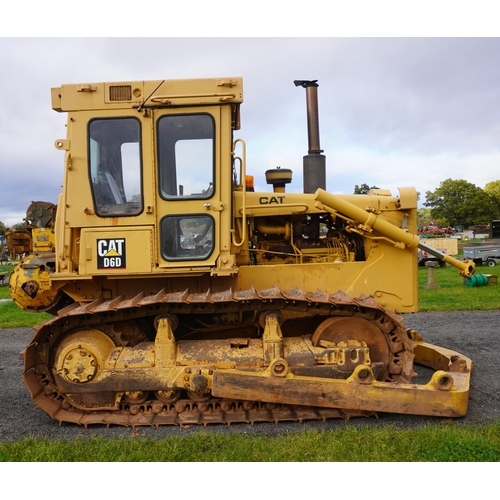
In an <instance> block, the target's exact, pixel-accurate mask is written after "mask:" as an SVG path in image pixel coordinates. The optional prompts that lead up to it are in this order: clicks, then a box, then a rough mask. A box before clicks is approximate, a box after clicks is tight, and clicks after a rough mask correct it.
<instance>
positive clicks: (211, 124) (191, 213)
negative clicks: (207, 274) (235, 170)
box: [154, 106, 222, 268]
mask: <svg viewBox="0 0 500 500" xmlns="http://www.w3.org/2000/svg"><path fill="white" fill-rule="evenodd" d="M154 117H155V119H154V136H155V147H156V163H157V169H156V170H157V183H158V184H157V197H158V198H157V200H158V201H157V227H158V232H159V234H158V265H159V266H160V267H166V268H169V267H173V268H192V267H198V268H199V267H208V266H210V267H212V266H214V265H215V264H216V261H217V258H218V256H219V253H220V209H218V208H217V207H220V206H222V204H221V203H220V201H221V199H220V198H221V194H220V193H221V186H220V182H221V178H220V172H219V168H217V166H218V165H220V154H221V152H220V139H219V137H220V108H219V107H218V106H211V107H196V108H189V109H188V108H185V109H181V108H176V109H169V110H155V112H154Z"/></svg>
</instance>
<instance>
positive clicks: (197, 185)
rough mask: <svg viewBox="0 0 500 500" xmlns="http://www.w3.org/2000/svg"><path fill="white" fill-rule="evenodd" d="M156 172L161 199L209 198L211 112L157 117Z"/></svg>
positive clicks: (212, 159) (210, 177)
mask: <svg viewBox="0 0 500 500" xmlns="http://www.w3.org/2000/svg"><path fill="white" fill-rule="evenodd" d="M157 127H158V129H157V138H158V166H159V168H158V172H159V187H160V195H161V197H162V198H163V199H164V200H185V199H201V200H205V199H208V198H211V197H212V196H213V193H214V188H215V186H214V122H213V118H212V116H211V115H208V114H197V115H166V116H162V117H161V118H160V119H159V120H158V125H157Z"/></svg>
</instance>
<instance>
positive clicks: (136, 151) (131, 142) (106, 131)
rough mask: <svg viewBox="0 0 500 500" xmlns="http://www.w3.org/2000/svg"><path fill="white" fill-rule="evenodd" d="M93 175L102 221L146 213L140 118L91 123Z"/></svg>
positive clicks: (96, 208) (95, 205)
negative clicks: (144, 207) (105, 218)
mask: <svg viewBox="0 0 500 500" xmlns="http://www.w3.org/2000/svg"><path fill="white" fill-rule="evenodd" d="M88 135H89V146H88V147H89V174H90V181H91V186H92V196H93V199H94V208H95V211H96V213H97V215H99V216H101V217H116V216H131V215H138V214H140V213H141V212H142V210H143V194H142V167H141V144H140V137H141V124H140V122H139V121H138V120H137V119H136V118H106V119H95V120H92V121H91V122H90V123H89V134H88Z"/></svg>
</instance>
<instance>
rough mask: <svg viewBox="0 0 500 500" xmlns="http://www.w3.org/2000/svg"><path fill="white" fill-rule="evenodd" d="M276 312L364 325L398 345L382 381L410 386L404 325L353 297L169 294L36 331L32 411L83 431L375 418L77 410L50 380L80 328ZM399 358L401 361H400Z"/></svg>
mask: <svg viewBox="0 0 500 500" xmlns="http://www.w3.org/2000/svg"><path fill="white" fill-rule="evenodd" d="M266 310H282V311H285V310H286V311H294V312H301V313H303V314H304V315H306V316H318V315H319V316H324V317H325V318H327V317H335V316H351V317H352V316H355V317H359V318H363V319H368V320H370V321H371V322H374V323H376V325H377V326H378V327H379V328H380V329H382V331H384V332H385V333H386V334H387V335H389V337H390V338H391V340H392V341H393V342H400V343H401V345H402V346H403V347H402V348H401V352H400V353H399V354H396V362H395V364H394V366H395V367H396V370H395V371H394V370H393V373H390V374H389V378H388V381H394V382H397V381H403V382H409V380H410V378H411V376H412V374H413V372H412V364H413V346H412V342H411V341H410V339H409V337H408V335H407V333H406V330H405V329H404V328H403V326H402V318H401V317H400V316H398V315H396V314H394V313H392V312H390V311H387V310H385V309H384V308H382V307H381V306H380V305H379V304H378V302H377V301H376V300H374V299H373V298H371V297H366V296H364V297H360V298H353V297H351V296H350V295H348V294H345V293H343V292H337V293H335V294H327V293H326V292H323V291H321V290H318V291H316V292H313V293H306V292H304V291H302V290H300V289H295V290H288V291H283V290H280V289H279V288H277V287H273V288H271V289H266V290H255V289H253V288H252V289H249V290H243V291H232V290H230V289H229V290H226V291H223V292H214V293H212V292H210V291H207V292H206V293H190V292H189V290H185V291H182V292H167V291H165V290H162V291H160V292H158V293H156V294H150V295H148V294H145V293H140V294H139V295H137V296H136V297H133V298H125V297H117V298H115V299H112V300H104V299H98V300H96V301H94V302H91V303H87V304H82V305H80V304H72V305H71V306H68V307H66V308H64V309H62V310H60V311H59V313H58V316H56V317H54V318H51V319H49V320H48V321H46V322H44V323H42V324H41V325H39V326H37V327H36V328H35V331H36V333H35V335H34V337H33V339H32V342H31V344H30V345H29V346H28V347H27V348H26V349H25V351H23V352H22V353H21V354H22V355H23V356H24V365H25V371H24V383H25V384H26V385H27V387H28V390H29V392H30V393H31V396H32V398H33V401H34V402H35V405H36V407H37V408H41V409H42V410H44V411H45V412H46V413H48V414H49V415H50V416H51V417H52V418H54V419H56V420H58V421H59V424H62V423H63V422H70V423H75V424H79V425H84V426H85V427H87V426H88V425H92V424H100V425H106V426H109V425H124V426H132V427H136V426H160V425H181V426H182V425H190V424H201V425H208V424H212V423H218V424H227V425H230V424H232V423H237V422H246V423H251V424H253V423H255V422H276V423H277V422H280V421H298V422H302V421H304V420H323V421H324V420H326V419H330V418H347V419H348V418H351V417H355V416H356V417H357V416H376V414H375V413H373V412H365V411H358V410H349V409H335V408H331V409H330V408H313V407H305V406H291V405H276V404H270V403H262V402H250V401H233V400H226V399H217V398H211V399H209V400H208V401H206V402H196V401H192V400H190V399H179V400H177V401H176V402H174V403H168V404H165V403H162V402H160V401H158V400H156V399H149V400H147V401H145V402H144V403H141V404H130V403H121V405H120V407H119V409H115V410H112V411H111V410H110V411H107V410H100V409H99V410H82V409H78V408H75V407H73V406H72V405H71V403H70V402H69V401H68V400H67V399H66V397H65V396H64V395H63V394H61V393H59V392H58V390H57V388H56V386H55V385H54V383H53V379H52V373H51V368H50V366H51V352H52V350H53V348H54V346H55V345H56V343H57V341H58V339H59V338H61V336H63V335H65V333H66V332H69V331H70V330H73V329H75V328H81V327H96V326H98V325H100V326H101V327H104V326H110V325H113V324H114V323H116V322H120V321H129V320H132V319H141V318H148V317H154V316H156V315H160V314H177V315H178V314H191V315H192V314H211V313H217V314H219V313H225V312H241V311H266ZM403 353H404V355H403Z"/></svg>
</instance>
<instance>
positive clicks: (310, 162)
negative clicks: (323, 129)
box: [293, 80, 326, 194]
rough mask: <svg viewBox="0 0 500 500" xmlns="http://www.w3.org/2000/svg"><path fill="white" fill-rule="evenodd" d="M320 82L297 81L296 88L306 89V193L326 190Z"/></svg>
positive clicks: (304, 171)
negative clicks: (320, 114)
mask: <svg viewBox="0 0 500 500" xmlns="http://www.w3.org/2000/svg"><path fill="white" fill-rule="evenodd" d="M317 82H318V80H295V81H294V82H293V83H294V84H295V86H296V87H303V88H305V89H306V104H307V137H308V142H309V148H308V153H309V154H307V155H306V156H304V159H303V161H304V163H303V165H304V167H303V169H304V170H303V175H304V193H309V194H312V193H315V192H316V190H317V189H324V190H326V157H325V156H324V155H322V154H321V153H322V152H323V150H322V149H321V147H320V145H319V113H318V86H319V85H318V83H317Z"/></svg>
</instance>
